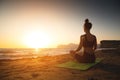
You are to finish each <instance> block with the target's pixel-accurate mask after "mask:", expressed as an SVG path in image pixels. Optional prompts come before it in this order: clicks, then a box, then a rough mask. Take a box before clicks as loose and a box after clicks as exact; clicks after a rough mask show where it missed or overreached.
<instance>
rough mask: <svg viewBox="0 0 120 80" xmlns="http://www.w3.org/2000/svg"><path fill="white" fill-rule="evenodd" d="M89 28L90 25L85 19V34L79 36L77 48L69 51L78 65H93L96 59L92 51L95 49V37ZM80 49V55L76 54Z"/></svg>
mask: <svg viewBox="0 0 120 80" xmlns="http://www.w3.org/2000/svg"><path fill="white" fill-rule="evenodd" d="M91 28H92V24H91V23H90V22H89V20H88V19H86V20H85V24H84V32H85V34H84V35H81V36H80V43H79V46H78V48H77V49H76V50H72V51H70V54H72V55H73V57H74V58H75V59H76V60H77V61H78V62H80V63H94V62H95V59H96V58H95V54H94V51H95V50H96V48H97V40H96V36H95V35H93V34H91V33H90V29H91ZM81 48H83V51H82V53H80V52H78V51H79V50H81Z"/></svg>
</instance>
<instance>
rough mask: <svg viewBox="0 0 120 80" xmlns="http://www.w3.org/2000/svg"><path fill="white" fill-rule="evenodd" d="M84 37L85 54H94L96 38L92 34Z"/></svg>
mask: <svg viewBox="0 0 120 80" xmlns="http://www.w3.org/2000/svg"><path fill="white" fill-rule="evenodd" d="M82 37H83V52H84V53H90V54H93V53H94V50H93V47H94V43H95V36H94V35H92V34H89V35H87V34H85V35H83V36H82Z"/></svg>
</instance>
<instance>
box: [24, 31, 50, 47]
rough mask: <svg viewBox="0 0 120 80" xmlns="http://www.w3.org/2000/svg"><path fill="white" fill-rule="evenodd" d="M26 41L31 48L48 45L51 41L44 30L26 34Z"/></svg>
mask: <svg viewBox="0 0 120 80" xmlns="http://www.w3.org/2000/svg"><path fill="white" fill-rule="evenodd" d="M24 43H25V44H26V45H27V46H28V47H31V48H44V47H48V46H49V44H50V43H51V40H50V36H48V35H47V34H45V33H43V32H31V33H29V34H27V35H25V38H24Z"/></svg>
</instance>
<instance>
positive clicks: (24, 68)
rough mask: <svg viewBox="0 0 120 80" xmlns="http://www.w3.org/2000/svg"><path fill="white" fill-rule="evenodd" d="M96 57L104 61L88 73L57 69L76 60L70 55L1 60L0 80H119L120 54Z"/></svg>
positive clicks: (105, 54)
mask: <svg viewBox="0 0 120 80" xmlns="http://www.w3.org/2000/svg"><path fill="white" fill-rule="evenodd" d="M96 56H97V57H103V58H104V60H103V61H102V62H101V63H99V64H97V65H96V66H94V67H93V68H91V69H89V70H87V71H80V70H73V69H65V68H58V67H56V66H55V65H56V64H60V63H63V62H66V61H70V60H74V59H73V58H72V57H71V56H70V55H68V54H65V55H57V56H45V57H40V58H33V59H19V60H0V80H119V79H120V76H119V75H120V64H119V63H120V53H118V52H112V51H111V52H105V53H103V52H97V53H96ZM92 78H93V79H92Z"/></svg>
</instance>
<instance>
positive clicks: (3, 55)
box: [0, 48, 114, 60]
mask: <svg viewBox="0 0 120 80" xmlns="http://www.w3.org/2000/svg"><path fill="white" fill-rule="evenodd" d="M107 49H108V50H110V49H111V50H113V49H114V48H98V49H97V50H96V51H101V50H107ZM70 50H75V49H73V48H39V49H34V48H0V60H1V59H2V60H9V59H11V60H15V59H24V58H37V57H43V56H54V55H61V54H68V53H69V51H70Z"/></svg>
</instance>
